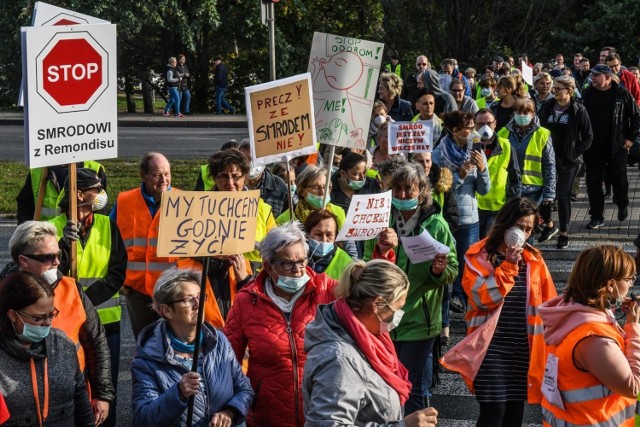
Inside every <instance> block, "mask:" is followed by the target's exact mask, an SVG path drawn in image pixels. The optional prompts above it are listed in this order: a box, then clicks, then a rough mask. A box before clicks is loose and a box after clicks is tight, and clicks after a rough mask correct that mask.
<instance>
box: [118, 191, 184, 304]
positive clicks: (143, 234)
mask: <svg viewBox="0 0 640 427" xmlns="http://www.w3.org/2000/svg"><path fill="white" fill-rule="evenodd" d="M117 203H118V205H117V206H118V208H117V215H118V218H117V219H118V228H120V234H121V235H122V240H124V245H125V247H126V248H127V258H128V262H127V275H126V277H125V281H124V282H125V284H126V285H127V286H129V287H131V288H133V289H135V290H136V291H138V292H140V293H141V294H144V295H149V296H151V295H153V287H154V285H155V284H156V280H157V279H158V277H159V276H160V274H162V272H163V271H165V270H167V269H169V268H171V267H175V265H176V261H177V258H161V257H158V256H156V246H157V244H158V229H159V227H160V215H159V214H158V213H156V215H155V217H153V218H152V217H151V213H150V212H149V208H148V207H147V204H146V203H145V201H144V197H143V196H142V193H141V189H140V188H136V189H133V190H129V191H125V192H123V193H120V194H119V195H118V202H117Z"/></svg>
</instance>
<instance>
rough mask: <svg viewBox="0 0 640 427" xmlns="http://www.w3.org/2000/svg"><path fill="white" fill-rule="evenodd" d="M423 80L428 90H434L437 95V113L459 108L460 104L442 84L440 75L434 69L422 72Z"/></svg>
mask: <svg viewBox="0 0 640 427" xmlns="http://www.w3.org/2000/svg"><path fill="white" fill-rule="evenodd" d="M422 82H423V83H424V87H425V88H426V89H427V90H430V91H431V92H433V94H434V95H435V97H436V111H435V112H436V115H438V116H440V114H442V113H450V112H451V111H457V110H458V104H456V100H455V99H454V98H453V96H452V95H451V94H450V93H449V92H447V91H446V90H444V89H442V86H440V75H439V74H438V73H436V72H435V71H433V70H425V71H424V72H423V73H422Z"/></svg>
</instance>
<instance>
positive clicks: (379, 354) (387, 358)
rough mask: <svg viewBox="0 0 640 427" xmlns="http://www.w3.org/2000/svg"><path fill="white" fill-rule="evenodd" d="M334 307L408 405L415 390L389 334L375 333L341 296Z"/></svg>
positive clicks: (370, 362) (367, 357) (377, 368)
mask: <svg viewBox="0 0 640 427" xmlns="http://www.w3.org/2000/svg"><path fill="white" fill-rule="evenodd" d="M333 309H334V311H335V313H336V315H337V316H338V319H340V322H341V323H342V325H343V326H344V329H345V330H346V331H347V333H348V334H349V335H350V336H351V338H353V340H354V341H355V342H356V346H357V347H358V349H360V351H362V353H363V354H364V357H365V358H366V359H367V361H368V362H369V364H370V365H371V367H372V368H373V370H374V371H376V372H377V373H378V375H380V376H381V377H382V379H383V380H384V381H385V382H386V383H387V384H389V386H390V387H391V388H393V389H394V390H395V391H396V392H397V393H398V396H400V404H401V405H403V406H404V403H405V402H406V401H407V399H408V398H409V393H410V392H411V383H410V382H409V372H408V371H407V368H405V367H404V366H403V365H402V363H400V361H399V360H398V356H397V355H396V350H395V347H394V346H393V343H392V342H391V337H390V336H389V334H388V333H387V334H379V335H375V334H372V333H371V332H369V331H368V330H367V329H366V328H365V327H364V325H363V324H362V322H360V321H359V320H358V319H357V318H356V316H355V315H354V314H353V311H352V310H351V308H350V307H349V305H348V304H347V302H346V300H345V299H344V298H339V299H337V300H336V301H335V303H334V304H333Z"/></svg>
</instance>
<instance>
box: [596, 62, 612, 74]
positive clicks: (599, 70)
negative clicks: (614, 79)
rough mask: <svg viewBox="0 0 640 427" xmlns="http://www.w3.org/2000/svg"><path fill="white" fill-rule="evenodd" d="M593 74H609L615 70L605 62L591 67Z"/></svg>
mask: <svg viewBox="0 0 640 427" xmlns="http://www.w3.org/2000/svg"><path fill="white" fill-rule="evenodd" d="M591 74H608V75H612V74H613V72H612V71H611V68H609V66H607V65H604V64H598V65H596V66H595V67H591Z"/></svg>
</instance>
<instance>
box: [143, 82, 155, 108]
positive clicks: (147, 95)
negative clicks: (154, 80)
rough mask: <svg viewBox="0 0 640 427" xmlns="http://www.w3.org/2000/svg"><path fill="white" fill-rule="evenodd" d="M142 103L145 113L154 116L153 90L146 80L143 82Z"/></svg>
mask: <svg viewBox="0 0 640 427" xmlns="http://www.w3.org/2000/svg"><path fill="white" fill-rule="evenodd" d="M142 102H143V104H144V112H145V113H146V114H153V113H154V111H153V88H152V87H151V85H150V84H149V82H148V81H146V80H142Z"/></svg>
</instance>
